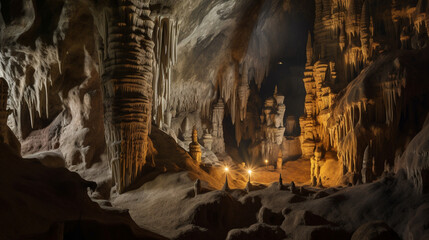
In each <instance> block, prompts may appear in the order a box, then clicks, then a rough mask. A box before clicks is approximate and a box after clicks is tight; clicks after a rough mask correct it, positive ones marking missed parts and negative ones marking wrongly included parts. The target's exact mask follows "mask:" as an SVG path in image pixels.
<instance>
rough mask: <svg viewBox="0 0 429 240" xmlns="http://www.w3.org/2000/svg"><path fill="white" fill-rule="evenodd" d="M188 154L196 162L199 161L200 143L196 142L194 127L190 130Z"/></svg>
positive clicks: (196, 134) (196, 136)
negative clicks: (190, 137)
mask: <svg viewBox="0 0 429 240" xmlns="http://www.w3.org/2000/svg"><path fill="white" fill-rule="evenodd" d="M189 154H190V155H191V157H192V158H193V159H194V160H195V161H196V162H197V163H198V164H200V163H201V155H202V153H201V147H200V144H199V143H198V132H197V129H196V128H195V127H194V129H193V130H192V142H191V143H190V144H189Z"/></svg>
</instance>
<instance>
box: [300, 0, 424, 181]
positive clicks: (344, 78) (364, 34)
mask: <svg viewBox="0 0 429 240" xmlns="http://www.w3.org/2000/svg"><path fill="white" fill-rule="evenodd" d="M425 4H426V3H425V1H419V2H418V4H417V5H415V3H413V2H412V1H404V2H401V3H400V4H399V3H398V2H397V1H396V2H395V1H394V2H392V5H390V6H388V7H387V8H386V4H384V3H381V2H378V1H369V0H367V1H357V0H351V1H342V0H338V1H333V2H330V1H323V0H317V1H316V19H315V25H314V28H315V31H314V36H313V37H312V36H311V34H310V33H309V36H308V42H307V64H306V70H305V72H304V79H303V81H304V85H305V89H306V92H307V96H306V98H305V114H304V116H303V117H301V118H300V126H301V137H300V138H301V146H302V153H303V157H305V158H311V157H312V156H313V154H315V153H314V151H315V149H316V145H320V146H322V147H323V148H324V149H327V150H329V151H333V152H337V156H338V158H339V161H341V162H342V163H343V166H344V170H343V173H344V174H346V173H350V174H356V175H361V174H362V171H364V172H365V181H368V180H369V176H368V174H366V173H367V172H368V169H373V171H372V172H373V174H374V176H379V175H380V174H381V172H382V165H383V164H384V161H385V158H386V156H384V157H383V156H381V155H375V154H374V152H376V150H375V149H386V147H387V148H389V147H388V144H387V142H389V141H393V140H388V139H387V138H386V136H383V134H380V133H381V132H379V130H381V129H395V126H398V121H399V119H400V116H399V115H398V114H399V112H401V109H402V108H401V105H404V98H403V96H404V93H403V92H404V91H407V90H404V89H405V88H406V87H407V88H408V86H409V83H406V81H407V80H406V79H407V78H410V77H409V75H410V73H409V72H408V69H407V70H405V67H404V66H403V65H402V63H401V62H400V60H399V59H398V60H395V62H393V63H392V62H391V63H390V64H392V65H391V66H392V67H391V68H390V69H387V68H386V70H385V71H384V70H378V72H379V73H380V74H379V76H378V78H377V79H378V80H377V81H373V82H372V83H373V84H371V86H372V89H380V90H379V92H378V93H377V94H371V93H370V90H369V89H370V87H369V85H359V84H357V83H356V81H357V80H355V82H352V80H353V79H354V78H355V77H357V76H358V75H359V74H360V75H359V76H358V78H357V79H362V78H371V76H370V70H363V69H364V68H365V67H368V66H370V67H373V68H374V71H377V70H375V68H377V67H379V68H381V66H380V65H379V64H378V65H377V63H376V62H374V61H376V60H375V59H377V61H378V62H381V61H383V60H381V59H386V57H384V55H383V53H384V52H385V51H388V50H390V49H410V48H414V49H421V48H422V47H423V46H424V45H425V44H426V43H427V41H428V36H427V34H426V33H425V34H420V33H421V32H425V31H426V30H425V29H426V25H425V20H423V19H427V17H426V15H425V14H426V12H427V7H424V5H425ZM404 9H407V11H405V10H404ZM423 9H424V10H423ZM380 11H381V12H385V13H386V14H388V15H390V16H392V17H391V18H387V17H386V16H385V15H383V14H377V13H378V12H380ZM405 12H407V13H405ZM398 43H400V44H398ZM387 61H388V60H387ZM390 61H392V60H390ZM362 70H363V71H362ZM418 74H421V73H418ZM365 81H369V80H365ZM350 82H352V83H350ZM349 83H350V84H349ZM347 84H349V86H348V87H347V88H346V89H345V87H346V86H347ZM343 89H344V90H343ZM341 90H342V91H341ZM410 91H411V90H410ZM369 119H374V121H376V122H379V123H380V124H382V125H383V127H380V128H379V130H375V129H376V128H377V127H376V128H372V129H370V127H369V126H366V124H367V123H368V122H369V121H371V120H369ZM365 131H369V132H372V134H367V133H364V132H365ZM385 131H386V130H385ZM393 131H395V130H393ZM369 141H372V142H373V143H374V145H373V146H372V147H371V149H370V150H367V151H365V149H366V146H367V145H368V144H369ZM363 142H365V144H363ZM364 152H367V153H365V154H364ZM394 152H395V150H393V153H394ZM364 155H365V166H363V163H364V161H363V156H364ZM369 159H374V161H375V162H374V163H373V162H372V161H370V160H369ZM313 162H314V160H312V170H313V171H314V168H313V166H314V164H313ZM389 162H390V163H391V162H392V160H389ZM312 176H313V174H312ZM315 176H316V175H315Z"/></svg>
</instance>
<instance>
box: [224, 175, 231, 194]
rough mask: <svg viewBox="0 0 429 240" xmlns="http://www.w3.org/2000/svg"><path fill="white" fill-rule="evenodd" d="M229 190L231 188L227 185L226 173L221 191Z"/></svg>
mask: <svg viewBox="0 0 429 240" xmlns="http://www.w3.org/2000/svg"><path fill="white" fill-rule="evenodd" d="M229 190H231V189H230V188H229V185H228V175H226V176H225V183H224V184H223V187H222V191H229Z"/></svg>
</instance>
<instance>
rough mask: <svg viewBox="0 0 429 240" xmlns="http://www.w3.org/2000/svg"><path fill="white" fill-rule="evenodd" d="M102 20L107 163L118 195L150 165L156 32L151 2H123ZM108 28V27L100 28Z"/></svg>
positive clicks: (126, 0)
mask: <svg viewBox="0 0 429 240" xmlns="http://www.w3.org/2000/svg"><path fill="white" fill-rule="evenodd" d="M113 5H114V6H112V7H111V9H110V10H111V11H107V10H106V11H105V12H104V18H105V21H99V22H101V23H99V24H100V25H99V26H98V28H99V29H102V30H104V32H105V35H103V36H102V37H103V40H104V42H103V45H104V46H102V48H103V49H104V53H103V56H102V57H101V59H102V65H103V76H102V85H103V87H102V88H103V102H104V111H105V114H104V127H105V133H106V134H105V137H106V144H107V153H108V159H109V160H110V162H111V168H112V173H113V178H114V181H115V183H116V188H117V191H118V192H119V193H123V192H124V191H125V190H126V188H127V187H128V186H130V185H131V184H132V183H134V182H135V181H136V179H137V178H138V177H139V175H140V174H141V171H142V168H143V166H144V165H145V163H146V154H147V150H148V134H149V131H150V125H151V112H152V77H153V74H152V72H153V71H152V61H153V57H152V54H153V47H154V43H153V41H152V30H153V26H154V23H153V21H152V20H151V19H150V18H149V14H150V10H149V1H148V0H144V1H131V0H123V1H118V2H117V5H116V4H113ZM101 24H104V25H101Z"/></svg>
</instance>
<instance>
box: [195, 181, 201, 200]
mask: <svg viewBox="0 0 429 240" xmlns="http://www.w3.org/2000/svg"><path fill="white" fill-rule="evenodd" d="M200 193H201V181H200V179H197V180H196V181H195V183H194V194H195V197H196V196H197V195H198V194H200Z"/></svg>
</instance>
